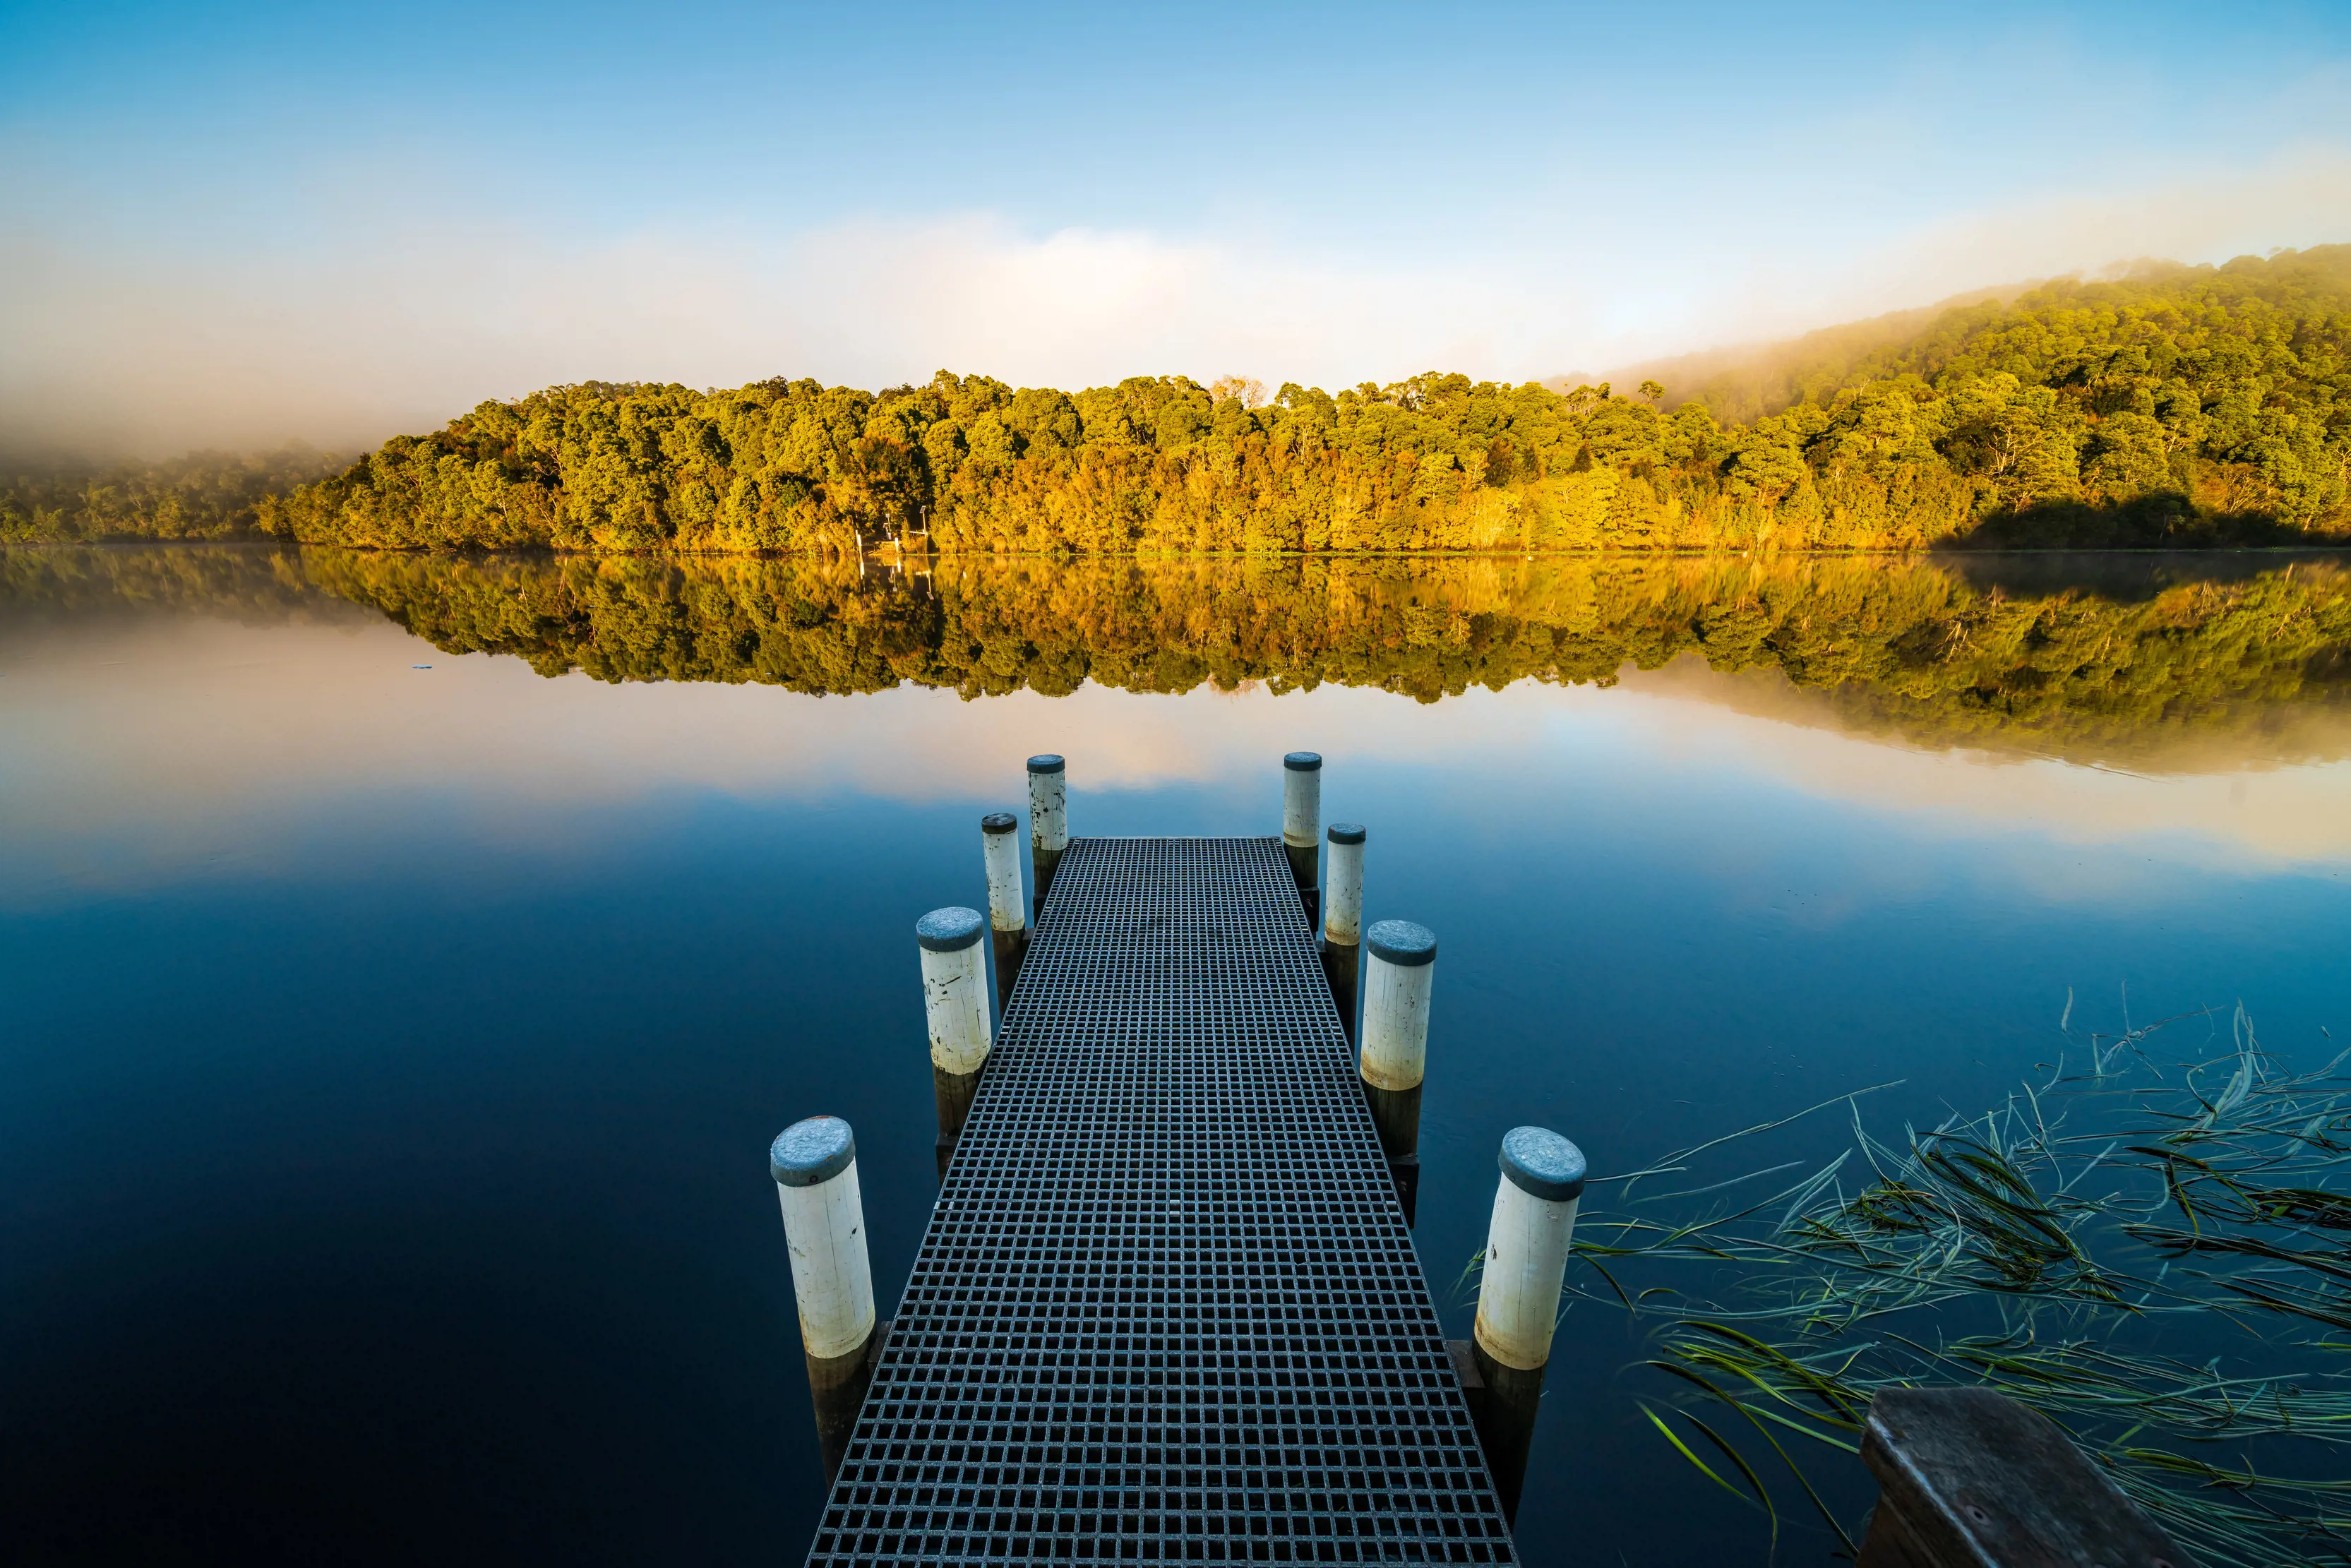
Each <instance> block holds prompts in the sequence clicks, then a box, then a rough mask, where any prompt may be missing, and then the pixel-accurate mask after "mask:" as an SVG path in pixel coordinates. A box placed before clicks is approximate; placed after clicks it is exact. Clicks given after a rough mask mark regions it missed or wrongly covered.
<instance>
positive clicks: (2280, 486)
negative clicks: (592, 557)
mask: <svg viewBox="0 0 2351 1568" xmlns="http://www.w3.org/2000/svg"><path fill="white" fill-rule="evenodd" d="M2346 343H2351V246H2323V247H2318V248H2314V249H2312V250H2307V251H2302V252H2283V253H2280V254H2279V255H2277V256H2273V257H2270V258H2268V259H2262V258H2259V257H2252V256H2246V257H2241V258H2239V259H2238V260H2235V261H2232V262H2230V263H2228V264H2227V265H2226V266H2223V267H2182V266H2176V265H2170V264H2149V265H2147V266H2143V267H2139V268H2137V269H2136V270H2134V271H2131V272H2129V273H2127V274H2126V275H2125V276H2122V277H2116V278H2112V279H2108V280H2105V281H2089V282H2085V281H2076V280H2067V281H2061V282H2056V283H2052V284H2048V285H2045V286H2043V287H2037V288H2033V289H2030V290H2027V291H2023V292H2021V293H2014V294H2008V293H2005V292H1996V293H1994V294H1993V295H1991V296H1990V297H1987V298H1981V299H1979V300H1978V301H1977V302H1975V303H1971V304H1965V305H1960V306H1957V307H1954V308H1949V309H1944V310H1941V311H1938V312H1921V313H1915V319H1912V318H1903V319H1898V320H1896V321H1894V322H1893V323H1892V324H1890V325H1889V324H1888V323H1883V322H1881V323H1874V324H1873V323H1862V324H1859V325H1858V326H1856V327H1855V328H1853V329H1838V330H1836V331H1833V332H1829V333H1823V334H1815V335H1814V337H1813V338H1812V339H1808V340H1803V341H1802V342H1801V343H1799V344H1796V345H1793V346H1792V347H1791V349H1790V351H1789V353H1788V354H1787V355H1786V356H1783V358H1782V359H1781V360H1779V361H1773V362H1772V363H1771V365H1770V366H1769V367H1767V368H1766V369H1765V370H1763V371H1757V370H1755V369H1754V367H1752V366H1750V367H1749V369H1748V370H1747V371H1741V372H1740V375H1739V376H1732V377H1730V378H1729V379H1728V380H1726V379H1723V378H1722V377H1717V378H1715V379H1714V380H1713V381H1711V382H1708V381H1701V382H1699V384H1698V385H1697V386H1695V387H1691V386H1682V387H1667V386H1666V385H1664V384H1662V383H1659V382H1654V381H1644V382H1641V383H1640V384H1639V385H1638V386H1635V387H1621V386H1611V385H1607V384H1601V385H1584V386H1576V387H1572V388H1568V389H1566V390H1563V391H1562V390H1554V389H1552V388H1547V387H1545V386H1542V385H1539V384H1536V383H1531V382H1530V383H1527V384H1523V385H1519V386H1507V385H1500V384H1497V383H1493V382H1472V381H1470V380H1469V379H1468V377H1466V376H1461V375H1450V374H1439V373H1430V374H1426V375H1420V376H1415V377H1412V378H1411V379H1409V380H1406V381H1403V382H1394V383H1391V384H1387V385H1375V384H1372V383H1369V382H1366V383H1364V384H1363V385H1361V386H1356V387H1348V388H1342V389H1340V390H1339V391H1337V392H1325V391H1323V390H1322V389H1320V388H1313V387H1301V386H1298V385H1295V384H1285V385H1282V386H1280V387H1279V388H1277V389H1275V390H1274V391H1273V392H1271V393H1270V395H1269V394H1268V393H1267V392H1266V391H1265V389H1264V388H1262V387H1261V386H1259V385H1258V384H1257V383H1255V382H1244V381H1237V380H1231V379H1228V380H1225V381H1220V382H1216V383H1214V384H1211V385H1206V386H1204V385H1202V384H1200V383H1199V382H1196V381H1193V380H1191V379H1189V378H1187V377H1184V376H1156V377H1149V376H1144V377H1135V378H1132V379H1129V380H1127V381H1123V382H1120V383H1118V384H1117V385H1116V386H1109V387H1094V388H1090V389H1087V390H1084V391H1081V392H1073V393H1072V392H1060V391H1056V390H1054V389H1052V388H1049V387H1030V388H1015V387H1012V386H1010V385H1008V384H1007V383H1005V382H999V381H996V380H994V379H992V378H990V377H987V376H985V375H956V374H952V373H949V372H947V371H941V372H939V373H938V374H937V375H936V376H935V377H933V378H932V380H931V381H930V382H927V383H925V384H924V385H920V386H914V385H906V386H899V387H893V388H888V389H885V390H883V391H882V392H862V391H859V390H856V389H853V388H849V387H827V386H823V385H820V383H818V382H813V381H806V380H801V381H790V380H785V379H781V378H778V379H776V380H773V381H767V382H755V383H753V384H751V385H749V386H745V387H737V388H734V389H731V390H720V391H703V392H698V391H695V390H693V389H690V388H687V387H683V386H675V385H653V384H642V383H629V384H618V383H610V382H590V383H586V384H582V385H577V386H565V387H554V388H549V389H548V390H547V391H544V392H536V393H533V394H531V395H530V396H528V397H526V398H523V399H520V400H519V401H517V402H486V403H483V404H482V405H481V406H480V407H478V408H476V409H475V410H474V411H473V412H472V413H468V414H465V415H464V416H462V417H461V418H458V419H455V420H453V421H452V422H451V423H449V425H448V426H447V427H446V428H445V429H443V430H441V431H438V432H435V433H434V434H429V435H420V436H402V437H399V438H396V439H394V440H392V441H390V442H388V443H386V444H384V445H383V447H382V448H381V449H380V450H378V451H376V452H374V453H372V454H371V455H368V456H367V457H365V458H364V459H362V460H360V462H358V463H356V464H354V465H350V467H349V468H347V469H345V470H343V471H341V472H339V473H335V474H332V475H330V476H326V477H321V478H315V480H314V482H310V483H299V481H301V480H305V479H311V478H312V477H313V476H311V475H309V474H305V473H301V472H299V471H298V470H299V465H298V464H295V463H290V462H287V461H283V460H274V461H276V465H275V466H274V467H272V468H271V469H270V474H271V476H273V479H272V482H268V483H263V482H259V481H256V479H255V477H254V471H255V468H256V463H258V462H259V460H242V459H225V458H221V457H219V456H218V455H213V456H211V457H209V458H191V459H190V460H188V463H187V464H186V465H183V469H184V470H185V471H184V472H181V473H178V474H177V475H162V474H150V475H147V476H110V477H103V478H94V479H90V480H88V481H85V482H83V483H82V485H81V487H80V489H78V490H76V489H75V488H74V487H73V486H70V485H60V484H58V483H56V482H49V483H47V485H46V487H45V486H44V485H42V484H39V483H34V482H32V481H19V482H18V483H17V484H16V486H13V487H12V488H11V489H10V490H9V491H8V492H7V494H6V496H5V497H0V538H17V539H33V538H99V537H110V536H120V535H150V536H156V537H198V536H201V537H228V536H231V535H233V534H235V532H237V531H239V530H240V529H245V528H260V529H264V530H266V531H268V532H271V533H275V534H278V535H281V536H284V537H286V538H291V539H295V540H298V541H300V542H303V543H307V544H331V545H343V546H350V547H359V548H367V549H517V548H531V547H537V548H549V547H551V548H555V549H567V550H587V551H601V552H735V553H750V552H779V553H783V552H791V553H810V552H814V553H823V554H846V553H851V552H854V551H857V550H859V549H866V548H871V547H872V546H874V545H876V544H878V543H881V542H883V541H889V542H893V543H897V544H909V545H913V546H915V547H917V548H921V549H925V550H935V551H937V552H940V553H946V554H956V553H968V552H972V551H990V552H1020V553H1037V554H1061V555H1068V554H1078V555H1122V554H1134V555H1144V556H1152V555H1193V554H1236V555H1251V556H1259V555H1280V554H1291V553H1325V554H1341V555H1345V554H1365V553H1386V552H1409V551H1421V552H1426V551H1488V552H1499V551H1518V552H1527V551H1553V550H1589V549H1642V550H1656V549H1675V550H1699V549H1740V550H1746V549H1811V550H1861V549H1873V550H1874V549H1917V548H1920V547H1924V546H1930V545H1938V544H1954V543H1975V544H1989V545H2002V544H2005V545H2033V546H2102V545H2163V544H2183V545H2194V544H2211V543H2234V544H2278V543H2297V542H2302V543H2307V542H2312V541H2328V540H2344V539H2351V359H2346ZM1759 376H1760V377H1761V380H1758V379H1757V378H1758V377H1759ZM1741 377H1743V378H1744V379H1741ZM1717 405H1719V408H1718V406H1717ZM1730 413H1740V414H1747V415H1750V416H1751V417H1748V418H1746V419H1745V420H1744V421H1743V422H1740V421H1738V420H1734V419H1731V418H1729V417H1728V415H1729V414H1730ZM239 464H242V465H243V467H241V468H240V467H238V466H237V465H239ZM214 471H217V473H216V474H215V472H214ZM206 475H214V476H213V477H209V478H207V477H205V476H206ZM278 479H282V480H283V481H285V482H283V483H278V482H275V481H276V480H278ZM265 492H266V493H265Z"/></svg>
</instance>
